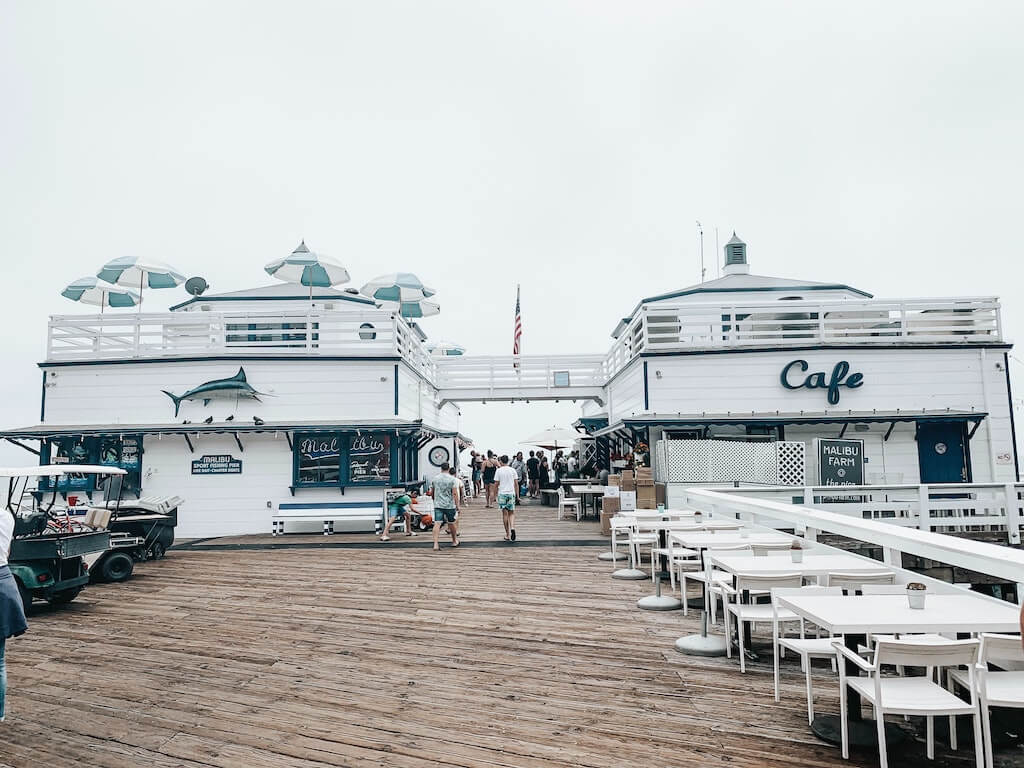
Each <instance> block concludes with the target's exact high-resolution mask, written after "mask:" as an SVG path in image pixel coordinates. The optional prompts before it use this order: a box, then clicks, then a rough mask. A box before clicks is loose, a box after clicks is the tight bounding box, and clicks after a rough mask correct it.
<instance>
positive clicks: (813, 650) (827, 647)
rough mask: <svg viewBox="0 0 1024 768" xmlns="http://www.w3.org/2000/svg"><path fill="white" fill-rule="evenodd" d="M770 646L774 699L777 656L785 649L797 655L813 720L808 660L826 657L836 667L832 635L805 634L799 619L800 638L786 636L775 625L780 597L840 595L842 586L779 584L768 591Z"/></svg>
mask: <svg viewBox="0 0 1024 768" xmlns="http://www.w3.org/2000/svg"><path fill="white" fill-rule="evenodd" d="M771 594H772V608H773V609H775V610H774V612H773V616H772V645H773V646H774V648H773V651H774V653H773V656H774V666H775V700H776V701H778V700H779V657H780V655H781V653H783V652H784V651H786V650H789V651H793V652H794V653H795V654H797V656H799V657H800V668H801V669H802V670H803V671H804V676H805V677H806V683H807V722H808V723H813V722H814V687H813V685H812V683H811V659H830V660H831V661H832V670H833V671H835V668H836V649H835V648H834V647H833V646H832V641H833V640H834V639H835V637H807V635H806V632H805V627H804V622H803V620H801V621H800V637H786V636H785V635H784V634H782V628H781V627H780V626H779V625H780V621H779V603H778V599H779V598H780V597H786V596H787V595H796V594H800V595H806V594H814V595H835V596H842V594H843V588H842V587H818V586H809V587H782V588H778V587H776V588H775V589H773V590H772V593H771Z"/></svg>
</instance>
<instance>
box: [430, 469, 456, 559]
mask: <svg viewBox="0 0 1024 768" xmlns="http://www.w3.org/2000/svg"><path fill="white" fill-rule="evenodd" d="M449 469H451V465H450V464H449V463H448V462H447V461H446V462H445V463H444V464H442V465H441V472H440V474H438V475H436V476H435V477H434V479H433V480H431V481H430V488H431V490H432V491H433V493H434V551H435V552H437V551H438V550H440V549H441V546H440V545H439V544H438V541H437V539H438V536H439V535H440V533H441V526H442V525H443V524H445V523H447V524H448V533H450V534H451V536H452V547H453V548H454V547H457V546H459V538H458V526H457V524H456V522H455V520H456V518H457V517H458V515H459V504H458V501H457V500H456V497H455V487H456V486H457V485H458V484H459V481H458V479H457V478H455V477H452V476H451V475H450V474H448V470H449Z"/></svg>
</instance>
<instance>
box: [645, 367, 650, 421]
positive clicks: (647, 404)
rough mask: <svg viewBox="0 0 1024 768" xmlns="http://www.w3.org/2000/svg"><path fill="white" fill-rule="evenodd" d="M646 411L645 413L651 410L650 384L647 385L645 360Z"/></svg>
mask: <svg viewBox="0 0 1024 768" xmlns="http://www.w3.org/2000/svg"><path fill="white" fill-rule="evenodd" d="M644 410H645V411H649V410H651V397H650V390H649V389H648V384H647V361H646V360H644Z"/></svg>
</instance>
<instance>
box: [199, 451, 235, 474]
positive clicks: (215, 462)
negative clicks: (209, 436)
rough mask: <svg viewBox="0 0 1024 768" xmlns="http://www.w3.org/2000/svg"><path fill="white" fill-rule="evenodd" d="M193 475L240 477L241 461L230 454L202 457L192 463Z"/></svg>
mask: <svg viewBox="0 0 1024 768" xmlns="http://www.w3.org/2000/svg"><path fill="white" fill-rule="evenodd" d="M192 474H193V475H240V474H242V460H241V459H236V458H235V457H234V456H232V455H231V454H216V455H207V456H202V457H201V458H199V459H197V460H196V461H193V462H192Z"/></svg>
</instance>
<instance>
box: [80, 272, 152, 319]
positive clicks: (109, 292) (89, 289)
mask: <svg viewBox="0 0 1024 768" xmlns="http://www.w3.org/2000/svg"><path fill="white" fill-rule="evenodd" d="M60 295H61V296H63V297H64V298H66V299H71V300H72V301H78V302H81V303H82V304H94V305H96V306H98V307H99V308H100V314H102V313H103V308H104V307H136V306H138V305H139V302H140V301H141V299H140V298H139V294H137V293H136V292H135V291H133V290H130V289H128V288H122V287H121V286H118V285H113V284H111V283H108V282H106V281H104V280H100V279H99V278H98V277H80V278H78V279H77V280H75V282H73V283H71V285H69V286H68V287H67V288H65V289H64V290H63V291H61V292H60Z"/></svg>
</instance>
